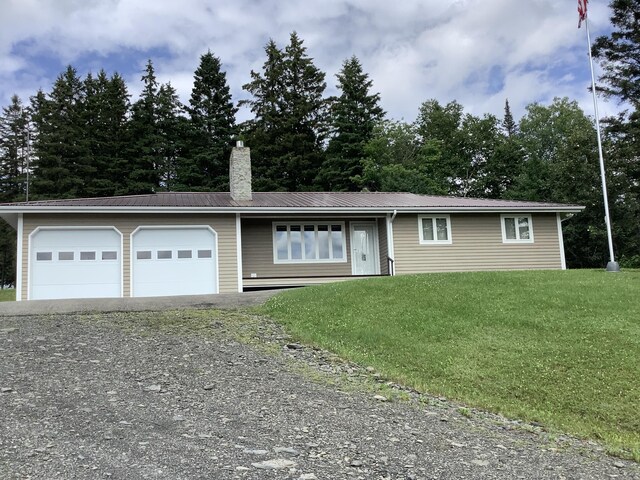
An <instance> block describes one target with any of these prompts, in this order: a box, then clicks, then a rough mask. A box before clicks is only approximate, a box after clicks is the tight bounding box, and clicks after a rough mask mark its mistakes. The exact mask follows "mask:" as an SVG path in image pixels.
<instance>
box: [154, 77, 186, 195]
mask: <svg viewBox="0 0 640 480" xmlns="http://www.w3.org/2000/svg"><path fill="white" fill-rule="evenodd" d="M156 100H157V105H156V106H157V111H156V113H157V117H156V125H155V126H156V132H157V138H158V144H157V145H156V152H157V160H156V164H155V168H156V172H157V174H158V177H159V185H160V189H161V190H165V191H174V190H175V186H176V183H177V180H178V159H179V158H180V156H181V152H182V144H183V140H182V138H183V135H184V134H185V133H186V131H187V128H186V119H185V118H184V117H183V116H181V113H182V111H183V109H184V107H183V105H182V104H181V103H180V100H179V99H178V94H177V93H176V90H175V88H173V87H172V86H171V84H170V83H167V84H164V85H161V86H160V89H159V90H158V96H157V98H156Z"/></svg>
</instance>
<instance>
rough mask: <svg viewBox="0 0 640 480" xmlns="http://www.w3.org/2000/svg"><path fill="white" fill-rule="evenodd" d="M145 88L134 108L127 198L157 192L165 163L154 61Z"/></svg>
mask: <svg viewBox="0 0 640 480" xmlns="http://www.w3.org/2000/svg"><path fill="white" fill-rule="evenodd" d="M142 82H143V84H144V88H143V90H142V93H141V95H140V98H139V99H138V101H136V102H135V103H134V104H133V107H132V113H131V120H130V122H129V133H130V136H129V142H130V143H129V152H128V156H129V179H128V182H127V185H126V187H125V189H124V191H122V192H120V193H125V194H142V193H152V192H155V191H156V190H157V188H158V186H159V185H160V179H159V175H158V172H157V170H156V168H157V166H158V165H160V164H161V163H162V162H163V159H162V158H161V156H160V152H159V148H158V146H159V145H160V143H161V138H160V134H159V132H158V92H159V87H158V81H157V80H156V75H155V70H154V68H153V63H152V62H151V60H149V61H148V62H147V66H146V67H145V74H144V75H143V76H142Z"/></svg>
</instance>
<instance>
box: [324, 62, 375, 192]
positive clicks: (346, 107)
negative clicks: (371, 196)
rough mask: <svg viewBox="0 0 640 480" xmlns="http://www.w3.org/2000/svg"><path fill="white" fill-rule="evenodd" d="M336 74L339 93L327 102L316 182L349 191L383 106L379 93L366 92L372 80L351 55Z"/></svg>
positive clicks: (357, 173) (325, 186)
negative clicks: (326, 132)
mask: <svg viewBox="0 0 640 480" xmlns="http://www.w3.org/2000/svg"><path fill="white" fill-rule="evenodd" d="M336 76H337V77H338V88H339V89H340V91H341V94H340V96H339V97H338V98H336V99H333V101H332V104H331V135H332V138H331V140H329V145H328V147H327V158H326V160H325V162H324V163H323V165H322V168H321V170H320V173H319V174H318V177H317V179H316V183H317V184H318V185H319V186H320V187H321V188H324V189H327V190H338V191H344V190H351V191H353V190H356V188H357V187H356V185H355V183H354V181H353V178H354V177H355V176H357V175H361V174H362V161H363V159H364V157H365V153H364V147H365V145H366V144H367V142H368V141H369V140H371V138H372V135H373V129H374V126H375V125H376V124H377V123H378V122H380V121H381V120H382V119H383V117H384V110H382V108H381V107H380V105H379V103H380V95H379V94H378V93H375V94H372V93H370V90H371V87H372V85H373V82H372V81H371V80H370V79H369V76H368V75H367V74H366V73H364V72H363V71H362V65H361V64H360V61H359V60H358V59H357V58H356V57H355V56H353V57H351V58H350V59H348V60H345V62H344V63H343V64H342V70H341V71H340V72H339V73H338V74H337V75H336Z"/></svg>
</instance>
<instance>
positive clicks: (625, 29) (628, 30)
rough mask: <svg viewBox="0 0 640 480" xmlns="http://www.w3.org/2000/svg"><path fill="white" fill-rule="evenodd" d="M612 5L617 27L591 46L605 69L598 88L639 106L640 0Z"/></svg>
mask: <svg viewBox="0 0 640 480" xmlns="http://www.w3.org/2000/svg"><path fill="white" fill-rule="evenodd" d="M609 8H611V11H612V14H611V23H612V24H613V26H614V30H613V31H612V32H611V34H610V35H608V36H601V37H598V38H597V39H596V41H595V43H594V44H593V50H592V53H593V56H594V58H596V59H597V60H599V61H600V64H601V65H602V67H603V70H604V73H603V74H602V75H601V76H600V81H601V82H603V83H604V85H600V86H599V87H598V89H599V90H601V91H603V92H604V93H605V94H607V95H612V96H615V97H618V98H620V99H622V100H624V101H627V102H630V103H631V104H632V105H633V107H634V109H635V110H640V0H612V1H611V2H610V3H609Z"/></svg>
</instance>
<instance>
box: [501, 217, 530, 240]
mask: <svg viewBox="0 0 640 480" xmlns="http://www.w3.org/2000/svg"><path fill="white" fill-rule="evenodd" d="M501 225H502V241H503V243H533V223H532V221H531V215H501Z"/></svg>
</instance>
